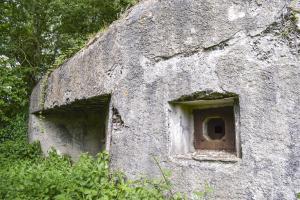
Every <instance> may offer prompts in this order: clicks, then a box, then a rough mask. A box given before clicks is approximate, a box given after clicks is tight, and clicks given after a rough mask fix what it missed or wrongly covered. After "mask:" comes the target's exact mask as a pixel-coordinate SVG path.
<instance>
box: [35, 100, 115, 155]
mask: <svg viewBox="0 0 300 200" xmlns="http://www.w3.org/2000/svg"><path fill="white" fill-rule="evenodd" d="M109 101H110V95H103V96H96V97H92V98H89V99H83V100H77V101H75V102H73V103H71V104H66V105H63V106H61V107H55V108H52V109H48V110H44V111H42V112H38V113H35V116H36V117H38V118H39V123H40V129H41V130H42V133H41V137H42V138H41V139H40V141H41V143H42V147H43V148H45V149H50V148H51V147H54V148H55V149H56V150H57V151H58V152H59V153H60V154H67V155H70V156H71V157H72V158H73V159H77V158H78V156H80V154H81V153H85V152H86V153H89V154H91V155H96V154H97V153H99V152H100V151H102V150H104V149H105V144H106V135H107V134H106V132H107V122H108V111H109Z"/></svg>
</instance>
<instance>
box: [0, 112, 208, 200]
mask: <svg viewBox="0 0 300 200" xmlns="http://www.w3.org/2000/svg"><path fill="white" fill-rule="evenodd" d="M26 124H27V122H26V115H22V114H20V115H18V116H17V117H16V118H15V120H14V121H12V122H10V123H9V124H8V125H7V126H6V127H5V128H4V129H0V166H1V168H0V199H5V200H18V199H19V200H29V199H30V200H35V199H36V200H40V199H54V200H71V199H72V200H74V199H75V200H76V199H78V200H79V199H87V200H93V199H103V200H110V199H120V200H123V199H124V200H125V199H126V200H127V199H133V200H135V199H136V200H139V199H147V200H148V199H150V200H151V199H153V200H154V199H155V200H156V199H173V200H175V199H176V200H177V199H187V196H186V195H184V194H181V193H175V192H173V191H172V184H171V181H170V176H171V173H170V172H167V171H165V169H162V168H161V166H160V165H159V161H158V160H157V159H154V161H155V162H157V165H158V167H159V169H160V170H161V172H162V177H161V178H157V179H151V180H150V179H148V178H140V179H138V180H128V179H127V178H126V176H125V175H124V174H123V173H121V172H111V171H110V170H109V155H108V154H107V153H106V152H103V153H100V154H98V155H97V156H96V157H92V156H90V155H88V154H82V155H81V157H80V159H79V160H78V161H77V162H73V161H72V160H71V159H70V158H69V157H67V156H61V155H58V154H57V153H56V151H55V150H54V149H53V150H52V151H51V152H50V153H49V156H47V157H44V156H42V153H41V149H40V145H39V143H33V144H29V143H28V142H27V136H26ZM210 193H211V189H210V188H205V190H204V191H202V192H197V193H195V196H197V199H202V198H205V199H207V196H208V195H209V194H210Z"/></svg>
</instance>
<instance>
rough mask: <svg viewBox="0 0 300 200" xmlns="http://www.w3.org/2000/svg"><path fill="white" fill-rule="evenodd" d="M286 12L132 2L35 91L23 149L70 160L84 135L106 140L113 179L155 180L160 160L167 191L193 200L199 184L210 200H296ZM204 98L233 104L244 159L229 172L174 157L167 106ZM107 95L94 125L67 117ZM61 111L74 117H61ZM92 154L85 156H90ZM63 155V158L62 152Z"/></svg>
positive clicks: (299, 113)
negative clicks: (31, 144) (219, 96)
mask: <svg viewBox="0 0 300 200" xmlns="http://www.w3.org/2000/svg"><path fill="white" fill-rule="evenodd" d="M289 3H290V2H289V1H286V0H274V1H263V0H247V1H246V0H163V1H161V0H145V1H142V2H140V3H139V4H138V5H136V6H134V7H133V8H132V9H131V10H130V11H129V12H128V13H127V14H126V15H125V16H123V17H122V19H120V20H118V21H117V22H115V23H113V24H112V25H111V26H110V28H109V29H108V31H107V32H105V33H104V34H103V35H102V36H101V37H100V38H99V39H97V40H96V41H95V42H94V43H92V44H90V45H89V46H88V47H87V48H85V49H84V50H82V51H80V52H78V53H77V54H76V55H75V56H74V57H73V58H71V59H70V60H69V61H68V62H66V63H65V64H64V65H63V66H61V67H60V68H58V69H56V70H55V71H54V72H53V73H51V74H50V76H49V78H48V80H47V82H46V83H47V84H46V87H45V86H44V85H43V84H42V81H41V82H40V84H38V85H37V86H36V88H35V89H34V91H33V93H32V97H31V106H30V110H31V113H32V114H31V117H30V123H29V126H30V129H29V133H30V135H29V136H30V140H31V141H34V140H41V144H42V147H43V150H44V151H45V152H46V151H47V150H48V149H49V148H50V146H54V147H56V148H58V150H59V151H61V152H62V153H70V154H72V155H78V153H79V152H83V151H89V149H88V148H85V147H84V142H83V141H84V139H83V138H82V137H83V136H82V135H85V134H84V133H82V132H83V128H82V127H85V126H86V127H87V128H86V129H87V130H90V131H87V132H91V135H90V140H94V138H93V131H94V129H98V130H99V134H104V133H103V132H105V134H106V149H107V150H108V151H109V153H110V155H111V167H112V168H113V169H121V170H123V171H125V172H126V174H128V176H130V177H139V176H140V175H142V174H146V175H150V176H152V177H153V176H160V172H159V169H158V167H157V166H156V164H155V162H154V161H153V157H157V158H158V159H159V161H160V162H161V165H162V166H163V167H164V168H168V169H170V170H171V171H172V174H173V175H172V177H171V180H172V182H173V183H174V186H175V190H177V191H183V192H187V193H189V194H190V197H191V198H192V192H193V191H197V190H201V189H203V187H204V184H205V182H207V183H209V184H210V185H211V186H212V188H213V196H212V199H221V200H224V199H236V200H238V199H249V200H250V199H259V200H260V199H262V200H265V199H276V200H282V199H286V200H292V199H296V193H297V192H300V61H299V59H300V56H299V53H300V52H299V50H300V42H299V41H300V35H299V32H297V30H296V25H295V22H293V21H292V20H291V19H290V17H289V16H290V15H291V12H292V11H291V9H290V8H289ZM44 88H45V91H44ZM201 91H214V92H219V93H227V92H232V93H235V94H237V95H238V98H239V130H238V134H239V137H240V147H241V155H242V156H241V158H240V159H237V160H236V161H235V162H221V161H218V160H216V161H205V160H196V159H192V158H190V157H189V156H184V155H183V158H180V157H178V156H176V155H175V154H174V153H173V151H172V150H171V149H173V148H172V145H174V143H173V142H174V141H172V140H173V139H172V138H173V136H172V135H173V134H174V132H173V131H174V130H175V129H174V127H171V126H172V124H174V120H173V121H172V119H173V118H174V115H176V114H174V112H175V111H174V108H173V107H172V105H171V104H170V103H169V102H170V101H173V100H176V99H179V98H180V97H182V96H184V95H191V94H193V93H194V92H201ZM43 95H45V98H43ZM105 95H111V98H110V101H109V102H108V101H107V100H105V102H106V104H107V109H106V107H105V106H104V107H103V106H102V108H101V109H99V110H96V111H98V112H99V116H95V117H93V116H91V115H89V116H90V118H91V119H90V118H88V117H85V116H84V115H83V114H80V113H81V111H77V110H76V111H73V109H72V105H73V104H74V102H75V100H82V99H89V98H92V97H96V96H97V97H99V99H101V97H103V96H105ZM43 99H45V102H43ZM99 101H100V100H99ZM100 104H101V103H99V106H100ZM85 105H88V104H87V103H86V104H85V103H83V104H82V106H83V107H84V106H85ZM101 105H102V104H101ZM64 106H70V108H71V109H70V110H71V111H69V112H68V111H65V112H64V114H61V113H60V112H59V111H60V108H62V107H64ZM42 107H43V108H42ZM100 107H101V106H100ZM41 109H44V110H45V111H47V110H51V109H52V110H54V111H53V112H52V113H54V114H51V117H49V116H48V115H47V114H44V115H43V117H39V115H38V114H36V113H37V112H38V111H40V110H41ZM106 110H108V112H106ZM70 112H76V114H70ZM90 112H92V111H88V112H85V113H90ZM68 114H69V115H70V116H72V117H68ZM96 115H97V114H96ZM77 116H78V118H77ZM95 118H96V119H97V120H98V121H99V124H98V125H97V124H95V123H96V121H97V120H95ZM184 119H187V118H184ZM61 121H62V122H61ZM175 121H176V120H175ZM178 123H181V122H178ZM184 123H185V124H188V123H189V122H184ZM45 124H46V125H45ZM80 124H82V125H80ZM174 126H176V125H174ZM101 127H102V128H101ZM179 128H180V127H179ZM72 130H73V131H74V133H73V131H72ZM101 130H102V131H101ZM187 130H188V129H187ZM71 131H72V133H71ZM63 133H70V134H69V135H67V136H65V134H63ZM60 135H61V136H60ZM62 135H63V136H62ZM76 135H77V136H78V135H79V136H80V137H77V136H76ZM171 136H172V137H171ZM76 141H77V142H76ZM86 141H89V140H88V139H87V140H86ZM95 144H96V145H97V144H98V143H93V144H91V149H93V151H94V150H95V148H96V147H93V145H95ZM186 144H187V145H188V144H189V142H186ZM64 145H65V146H66V145H70V147H64V148H60V147H61V146H64ZM99 145H100V144H99ZM186 149H187V150H186V151H187V152H189V151H192V150H191V149H193V148H191V147H186ZM93 153H95V152H93Z"/></svg>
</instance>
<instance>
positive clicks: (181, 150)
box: [169, 91, 241, 161]
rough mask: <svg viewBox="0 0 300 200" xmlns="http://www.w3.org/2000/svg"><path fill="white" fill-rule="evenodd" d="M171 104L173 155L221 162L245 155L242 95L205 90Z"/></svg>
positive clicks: (235, 159)
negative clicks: (241, 116) (241, 148)
mask: <svg viewBox="0 0 300 200" xmlns="http://www.w3.org/2000/svg"><path fill="white" fill-rule="evenodd" d="M169 103H170V107H171V112H170V130H169V131H170V137H171V149H170V153H171V156H178V155H179V156H182V155H185V156H188V155H189V156H191V157H192V158H193V159H196V160H219V161H237V160H238V158H240V157H241V150H240V142H239V137H240V136H239V103H238V95H236V94H234V93H218V92H212V91H204V92H197V93H193V94H191V95H187V96H183V97H181V98H179V99H176V100H173V101H171V102H169Z"/></svg>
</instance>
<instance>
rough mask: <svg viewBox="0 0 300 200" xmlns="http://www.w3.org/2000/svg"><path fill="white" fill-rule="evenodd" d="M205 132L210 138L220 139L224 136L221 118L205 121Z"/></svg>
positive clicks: (223, 125)
mask: <svg viewBox="0 0 300 200" xmlns="http://www.w3.org/2000/svg"><path fill="white" fill-rule="evenodd" d="M207 134H208V136H209V137H210V139H212V140H220V139H222V138H223V137H224V136H225V122H224V120H223V119H222V118H213V119H210V120H209V121H208V122H207Z"/></svg>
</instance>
